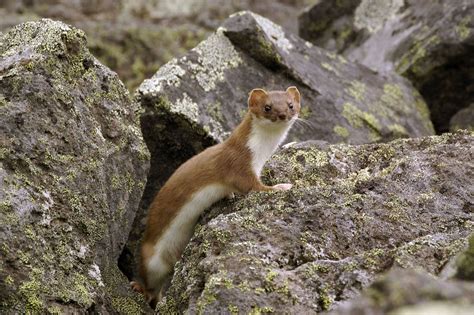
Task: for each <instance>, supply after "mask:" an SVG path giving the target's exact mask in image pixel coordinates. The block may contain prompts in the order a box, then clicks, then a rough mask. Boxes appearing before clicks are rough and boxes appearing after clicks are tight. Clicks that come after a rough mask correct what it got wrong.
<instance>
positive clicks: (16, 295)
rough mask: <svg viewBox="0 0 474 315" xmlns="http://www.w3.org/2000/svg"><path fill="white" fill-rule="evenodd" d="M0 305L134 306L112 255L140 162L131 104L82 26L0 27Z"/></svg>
mask: <svg viewBox="0 0 474 315" xmlns="http://www.w3.org/2000/svg"><path fill="white" fill-rule="evenodd" d="M0 60H1V61H0V134H1V135H2V136H1V137H0V185H1V189H0V200H1V203H0V212H1V213H0V244H1V246H0V247H1V249H0V251H1V256H2V259H1V260H0V279H1V282H0V283H1V284H0V300H1V303H0V312H1V313H22V312H26V313H31V314H37V313H84V312H86V311H91V312H99V313H101V312H108V313H114V312H116V311H118V310H119V308H118V307H117V306H116V304H114V302H113V301H115V300H117V299H119V300H121V301H122V303H121V305H122V307H125V306H123V305H125V303H128V304H127V305H128V307H129V308H131V309H134V310H145V309H146V308H143V307H144V303H143V301H141V300H140V298H139V297H137V296H135V295H134V294H132V293H131V292H130V291H129V290H128V289H127V288H128V285H127V282H126V280H125V278H124V277H123V276H122V278H121V277H120V273H119V272H118V273H116V274H115V275H114V276H113V277H109V276H108V275H109V274H111V273H112V272H113V270H115V271H118V267H117V259H118V256H119V254H120V252H121V250H122V247H123V244H124V243H125V241H126V239H127V237H128V231H129V230H130V228H131V224H132V222H133V219H134V217H135V211H136V209H137V206H138V203H139V201H140V198H141V194H142V192H143V189H144V185H145V182H146V175H147V171H148V168H149V152H148V150H147V148H146V146H145V143H144V141H143V138H142V134H141V131H140V128H139V117H138V116H137V113H138V112H139V111H140V107H139V106H138V104H136V103H134V102H132V100H131V98H130V95H129V93H128V92H127V90H126V88H125V87H124V85H123V83H122V82H121V81H120V80H119V79H118V77H117V75H116V74H115V73H114V72H112V71H110V70H109V69H108V68H106V67H105V66H103V65H102V64H100V63H99V62H98V61H97V60H96V59H95V58H94V56H92V55H91V54H90V53H89V51H88V50H87V48H86V37H85V35H84V33H83V32H82V31H81V30H79V29H76V28H73V27H70V26H68V25H66V24H64V23H61V22H56V21H52V20H49V19H43V20H41V21H38V22H28V23H24V24H21V25H18V26H16V27H14V28H12V29H11V30H10V31H8V32H5V33H4V34H1V35H0Z"/></svg>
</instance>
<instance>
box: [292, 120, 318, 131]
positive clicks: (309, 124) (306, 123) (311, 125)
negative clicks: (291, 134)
mask: <svg viewBox="0 0 474 315" xmlns="http://www.w3.org/2000/svg"><path fill="white" fill-rule="evenodd" d="M295 122H296V123H297V124H298V125H299V126H301V127H303V128H308V129H310V130H314V129H316V126H315V124H314V123H313V122H311V121H308V120H306V119H303V118H299V117H298V118H296V121H295Z"/></svg>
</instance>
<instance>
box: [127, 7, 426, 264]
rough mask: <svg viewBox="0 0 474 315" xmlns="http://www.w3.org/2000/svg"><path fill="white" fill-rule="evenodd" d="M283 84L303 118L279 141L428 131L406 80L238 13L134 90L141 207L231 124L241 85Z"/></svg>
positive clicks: (240, 107) (241, 104) (352, 139)
mask: <svg viewBox="0 0 474 315" xmlns="http://www.w3.org/2000/svg"><path fill="white" fill-rule="evenodd" d="M291 85H296V86H297V87H298V88H299V89H300V92H301V94H302V98H303V109H302V114H301V117H302V118H304V119H306V120H307V121H308V122H302V123H301V124H300V125H299V124H296V126H295V127H294V128H293V130H292V132H291V133H290V135H289V137H288V141H296V140H308V139H322V140H326V141H329V142H332V143H335V142H348V143H367V142H373V141H388V140H391V139H394V138H398V137H417V136H424V135H430V134H432V133H433V129H432V125H431V122H430V120H429V118H428V117H429V113H428V111H427V108H426V105H425V103H424V102H423V100H422V98H421V97H420V95H419V94H418V92H417V91H416V90H415V89H413V87H412V86H411V85H410V84H409V83H408V82H407V81H406V80H405V79H403V78H401V77H399V76H398V75H395V74H394V75H384V76H380V75H378V74H376V73H374V72H373V71H371V70H369V69H367V68H366V67H363V66H360V65H357V64H355V63H351V62H348V61H347V60H346V59H344V58H342V57H341V56H338V55H335V54H332V53H329V52H326V51H324V50H322V49H319V48H317V47H315V46H313V45H312V44H310V43H308V42H305V41H303V40H301V39H300V38H298V37H297V36H296V35H293V34H291V33H285V31H284V30H283V29H282V28H281V27H280V26H278V25H276V24H273V23H272V22H271V21H269V20H267V19H265V18H263V17H261V16H259V15H256V14H254V13H251V12H241V13H238V14H235V15H233V16H231V17H230V18H229V19H228V20H226V22H225V23H224V24H223V26H222V27H221V28H220V29H219V30H218V31H217V32H216V33H214V34H213V35H211V36H210V37H209V38H208V39H207V40H205V41H203V42H202V43H200V44H199V45H198V46H197V47H196V48H194V49H192V50H191V51H190V52H189V53H188V54H187V55H185V56H183V57H181V58H179V59H174V60H173V61H171V62H169V63H168V64H166V65H164V66H163V67H162V68H160V70H159V71H158V72H157V73H156V74H155V75H154V76H153V77H152V78H151V79H149V80H145V81H144V82H143V83H142V85H141V86H140V87H139V89H138V90H137V97H138V101H139V102H140V103H141V105H142V107H143V108H144V113H143V115H142V118H141V119H142V130H143V132H144V137H145V141H146V142H147V144H148V147H149V149H150V152H151V156H152V163H151V165H152V166H151V171H150V176H149V178H148V184H147V188H146V190H145V194H144V199H143V201H142V207H141V209H142V210H141V211H142V212H144V211H145V209H146V207H147V206H148V204H149V202H150V199H151V198H152V196H153V195H154V194H155V193H156V191H157V188H158V187H160V185H162V184H163V182H164V181H165V180H166V179H167V178H168V177H169V176H170V174H171V173H172V171H174V170H175V169H176V168H177V167H178V166H179V165H180V164H181V163H183V162H184V161H185V160H187V159H188V158H190V157H191V156H192V155H194V154H196V153H198V152H200V151H201V150H202V149H204V148H205V147H207V146H209V145H211V144H214V143H217V142H220V141H223V140H224V139H225V138H226V137H227V136H228V135H229V133H230V132H231V131H232V130H233V129H234V128H235V126H237V125H238V124H239V123H240V120H241V118H242V116H243V114H244V113H245V111H246V108H247V98H248V92H249V91H250V90H252V89H253V88H256V87H261V88H266V89H270V90H271V89H280V90H281V89H286V88H287V87H288V86H291ZM143 217H144V215H143V214H142V215H138V216H137V218H138V219H137V223H136V224H135V228H134V230H133V234H132V235H131V237H130V246H129V248H130V250H129V251H130V252H133V251H134V248H136V244H137V240H138V239H139V237H140V233H141V232H142V231H143V224H144V220H143ZM124 265H129V266H131V265H133V264H132V263H125V264H124ZM129 272H130V273H131V272H132V271H131V270H130V271H129Z"/></svg>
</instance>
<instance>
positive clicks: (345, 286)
mask: <svg viewBox="0 0 474 315" xmlns="http://www.w3.org/2000/svg"><path fill="white" fill-rule="evenodd" d="M473 144H474V134H473V133H472V132H471V133H469V132H466V131H464V132H458V133H456V134H445V135H443V136H437V137H425V138H418V139H404V140H396V141H393V142H390V143H386V144H370V145H360V146H348V145H329V144H327V143H322V142H314V141H312V142H303V143H301V144H297V145H293V146H290V147H289V148H286V149H284V150H282V151H281V152H279V153H278V154H276V155H274V156H273V157H272V159H271V161H270V162H269V164H268V168H266V169H265V170H264V182H266V183H268V184H276V183H288V182H289V183H293V184H294V187H293V188H292V189H291V190H290V191H287V192H275V193H251V194H249V195H247V196H244V197H237V198H235V199H234V200H232V201H223V202H221V203H219V204H218V205H216V206H215V207H214V208H212V209H211V210H209V211H207V212H206V213H205V215H204V216H203V218H202V219H201V221H200V224H199V225H198V227H197V228H196V232H195V235H194V237H193V239H192V240H191V242H190V244H189V245H188V246H187V248H186V250H185V252H184V255H183V258H182V260H181V261H180V262H178V264H177V265H176V267H175V274H174V278H173V280H172V284H171V287H170V289H169V291H168V293H167V296H166V300H165V301H163V302H162V303H161V304H160V305H159V309H160V311H161V312H163V313H164V314H168V313H174V312H177V313H182V312H189V313H203V314H216V313H226V312H230V313H249V312H257V313H258V312H262V313H263V312H271V311H274V312H278V313H289V314H312V313H315V312H320V311H323V310H329V309H332V308H333V307H334V306H335V305H337V304H339V303H340V302H341V301H344V300H348V299H350V298H353V297H355V296H357V295H358V294H359V293H360V291H361V289H363V288H364V287H366V286H368V285H369V284H370V283H372V282H373V281H374V279H375V278H376V277H377V276H378V275H379V274H380V273H382V272H385V271H387V270H389V269H391V268H392V267H401V268H415V269H420V270H424V271H425V272H427V273H430V274H432V275H437V274H438V273H439V272H440V270H441V269H442V268H443V266H444V265H445V264H446V263H447V262H448V261H449V260H450V259H451V258H452V257H454V256H456V254H458V253H459V252H460V251H461V250H463V249H464V248H465V246H466V245H467V239H468V236H469V234H470V233H472V227H473V226H474V212H473V209H472V202H473V200H474V195H473V192H474V189H473V188H474V187H473V182H474V178H473V177H474V163H473V154H474V152H473V148H474V146H473ZM470 259H472V257H471V258H470Z"/></svg>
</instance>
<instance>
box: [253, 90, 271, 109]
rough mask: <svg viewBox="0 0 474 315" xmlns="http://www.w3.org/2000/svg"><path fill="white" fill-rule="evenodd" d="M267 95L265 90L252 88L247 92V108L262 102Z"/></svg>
mask: <svg viewBox="0 0 474 315" xmlns="http://www.w3.org/2000/svg"><path fill="white" fill-rule="evenodd" d="M267 96H268V94H267V92H265V90H262V89H253V90H252V91H250V94H249V100H248V103H249V108H252V107H255V106H258V105H259V104H262V102H264V101H265V99H266V98H267Z"/></svg>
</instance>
